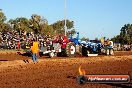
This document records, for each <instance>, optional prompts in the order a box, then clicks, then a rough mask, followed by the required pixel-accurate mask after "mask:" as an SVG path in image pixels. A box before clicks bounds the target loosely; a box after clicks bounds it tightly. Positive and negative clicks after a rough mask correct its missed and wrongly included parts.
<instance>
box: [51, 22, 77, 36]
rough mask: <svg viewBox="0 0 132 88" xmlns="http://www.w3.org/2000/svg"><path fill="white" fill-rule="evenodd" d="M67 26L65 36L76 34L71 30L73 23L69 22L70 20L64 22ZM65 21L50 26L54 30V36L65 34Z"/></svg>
mask: <svg viewBox="0 0 132 88" xmlns="http://www.w3.org/2000/svg"><path fill="white" fill-rule="evenodd" d="M66 22H67V24H66V26H67V35H68V32H71V33H73V34H75V33H76V31H75V29H72V28H74V21H70V20H66ZM64 25H65V20H62V21H57V22H55V23H53V24H52V27H53V29H54V33H55V34H64V33H65V27H64Z"/></svg>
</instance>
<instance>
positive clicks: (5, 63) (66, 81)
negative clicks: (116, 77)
mask: <svg viewBox="0 0 132 88" xmlns="http://www.w3.org/2000/svg"><path fill="white" fill-rule="evenodd" d="M131 55H132V52H116V54H115V56H98V57H82V58H70V59H69V58H61V57H59V58H53V59H50V58H44V57H40V60H39V63H37V64H34V63H32V60H31V57H27V56H22V55H18V54H14V53H12V54H10V53H8V54H7V53H3V54H0V60H1V61H0V80H1V81H0V88H14V87H15V88H45V87H46V88H106V87H107V88H113V87H115V88H116V87H130V86H132V84H85V85H79V84H77V82H76V77H77V76H78V75H79V72H78V68H79V66H82V68H83V69H84V70H85V71H86V74H129V75H130V76H132V69H131V68H132V56H131ZM25 59H29V63H25V62H24V60H25Z"/></svg>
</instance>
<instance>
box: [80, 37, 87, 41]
mask: <svg viewBox="0 0 132 88" xmlns="http://www.w3.org/2000/svg"><path fill="white" fill-rule="evenodd" d="M81 41H87V42H88V41H89V38H86V37H82V38H81Z"/></svg>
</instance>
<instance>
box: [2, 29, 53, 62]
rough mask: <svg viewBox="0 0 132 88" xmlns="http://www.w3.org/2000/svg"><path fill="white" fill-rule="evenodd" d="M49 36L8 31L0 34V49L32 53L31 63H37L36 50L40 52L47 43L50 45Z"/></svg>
mask: <svg viewBox="0 0 132 88" xmlns="http://www.w3.org/2000/svg"><path fill="white" fill-rule="evenodd" d="M50 40H51V37H50V35H46V36H44V35H41V34H38V35H35V34H34V33H33V32H28V33H27V32H25V31H21V32H20V31H19V32H18V31H14V30H12V31H10V32H9V31H8V32H0V49H15V50H20V49H26V48H29V49H31V51H32V59H33V62H37V54H38V52H39V51H38V50H39V49H40V50H42V49H43V47H44V46H46V45H47V43H50Z"/></svg>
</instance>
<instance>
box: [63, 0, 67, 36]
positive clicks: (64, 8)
mask: <svg viewBox="0 0 132 88" xmlns="http://www.w3.org/2000/svg"><path fill="white" fill-rule="evenodd" d="M64 11H65V12H64V14H65V25H64V27H65V28H64V29H65V36H66V32H67V26H66V0H65V5H64Z"/></svg>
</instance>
